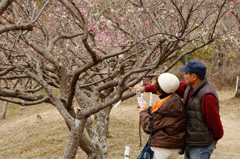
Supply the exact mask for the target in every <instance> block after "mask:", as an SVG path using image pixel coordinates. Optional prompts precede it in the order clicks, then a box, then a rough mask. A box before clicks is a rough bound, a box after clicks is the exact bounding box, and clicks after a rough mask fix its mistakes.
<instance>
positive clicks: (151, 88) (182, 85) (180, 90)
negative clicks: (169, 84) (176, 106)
mask: <svg viewBox="0 0 240 159" xmlns="http://www.w3.org/2000/svg"><path fill="white" fill-rule="evenodd" d="M186 87H187V83H186V82H180V84H179V87H178V89H177V90H176V92H175V93H176V94H177V95H179V96H180V98H183V94H184V91H185V89H186ZM144 89H145V92H152V93H153V94H157V91H156V89H155V86H154V85H150V86H145V87H144Z"/></svg>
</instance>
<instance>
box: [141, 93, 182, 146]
mask: <svg viewBox="0 0 240 159" xmlns="http://www.w3.org/2000/svg"><path fill="white" fill-rule="evenodd" d="M151 112H152V107H149V108H148V110H144V111H142V112H141V113H140V118H141V126H142V128H143V131H144V132H146V133H147V134H150V133H151V120H150V119H149V117H150V116H152V117H153V136H152V140H151V144H150V145H151V146H152V147H161V148H168V149H178V148H183V147H184V140H185V126H186V111H185V107H184V105H183V102H182V100H181V98H180V97H179V96H178V95H177V94H173V95H172V96H171V97H170V98H169V99H168V100H167V101H166V102H164V103H163V104H162V106H161V107H160V108H159V109H158V110H157V111H156V112H154V113H153V114H151Z"/></svg>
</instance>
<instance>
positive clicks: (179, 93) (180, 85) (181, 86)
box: [175, 82, 187, 98]
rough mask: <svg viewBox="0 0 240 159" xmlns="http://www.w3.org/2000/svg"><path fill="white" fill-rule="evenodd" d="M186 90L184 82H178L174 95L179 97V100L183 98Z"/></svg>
mask: <svg viewBox="0 0 240 159" xmlns="http://www.w3.org/2000/svg"><path fill="white" fill-rule="evenodd" d="M186 88H187V83H186V82H180V84H179V87H178V89H177V90H176V92H175V93H176V94H177V95H179V97H180V98H183V94H184V91H185V89H186Z"/></svg>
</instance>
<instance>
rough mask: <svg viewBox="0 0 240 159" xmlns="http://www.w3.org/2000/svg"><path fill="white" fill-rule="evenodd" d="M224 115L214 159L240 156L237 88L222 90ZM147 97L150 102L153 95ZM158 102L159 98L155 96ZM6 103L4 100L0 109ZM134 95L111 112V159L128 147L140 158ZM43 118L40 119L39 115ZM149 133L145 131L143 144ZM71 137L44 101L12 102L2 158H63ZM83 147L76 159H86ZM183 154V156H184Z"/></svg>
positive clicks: (0, 132)
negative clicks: (25, 104) (23, 104)
mask: <svg viewBox="0 0 240 159" xmlns="http://www.w3.org/2000/svg"><path fill="white" fill-rule="evenodd" d="M218 95H219V99H220V115H221V120H222V123H223V127H224V137H223V138H222V139H221V140H220V141H219V142H218V144H217V149H215V150H214V152H213V155H212V157H211V158H212V159H239V158H240V142H239V141H240V137H239V135H240V99H235V98H233V97H234V91H225V92H223V91H220V92H218ZM143 98H144V99H145V100H146V101H149V94H144V96H143ZM153 100H154V101H157V100H158V97H157V96H154V98H153ZM2 105H3V102H1V101H0V111H1V109H2ZM136 105H137V101H136V98H135V97H133V98H131V99H129V100H127V101H124V102H122V103H121V104H120V105H119V106H118V107H117V108H116V109H113V110H112V112H111V115H110V127H109V131H110V136H109V138H108V144H109V152H108V157H107V158H108V159H122V158H124V147H125V146H130V147H131V150H130V152H131V158H130V159H134V158H136V157H137V155H138V154H139V152H140V151H141V149H142V147H140V146H139V134H138V122H139V117H138V109H137V108H136ZM38 114H39V115H41V117H42V120H40V121H38V120H37V118H36V117H37V115H38ZM147 138H148V135H146V134H144V132H142V142H143V145H144V144H145V142H146V141H147ZM67 140H68V130H67V127H66V124H65V123H64V120H63V119H62V117H61V116H60V114H59V113H58V112H57V110H56V109H55V108H54V107H53V106H50V105H46V104H42V105H37V106H32V107H26V108H25V109H24V110H22V111H20V106H17V105H12V104H9V106H8V112H7V119H4V120H0V159H30V158H31V159H45V158H46V159H53V158H54V159H58V158H62V155H63V153H64V150H65V147H66V144H67ZM85 158H87V156H86V154H85V153H84V152H82V151H81V150H80V149H79V151H78V153H77V156H76V159H85ZM182 158H183V156H180V157H179V159H182Z"/></svg>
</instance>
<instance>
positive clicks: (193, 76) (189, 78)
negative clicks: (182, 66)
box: [184, 72, 196, 85]
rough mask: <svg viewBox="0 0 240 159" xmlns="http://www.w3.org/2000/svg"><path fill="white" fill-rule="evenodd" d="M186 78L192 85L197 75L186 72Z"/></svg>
mask: <svg viewBox="0 0 240 159" xmlns="http://www.w3.org/2000/svg"><path fill="white" fill-rule="evenodd" d="M184 78H185V81H186V83H187V84H189V85H191V84H193V83H194V81H195V80H196V75H195V74H190V73H188V72H185V75H184Z"/></svg>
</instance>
